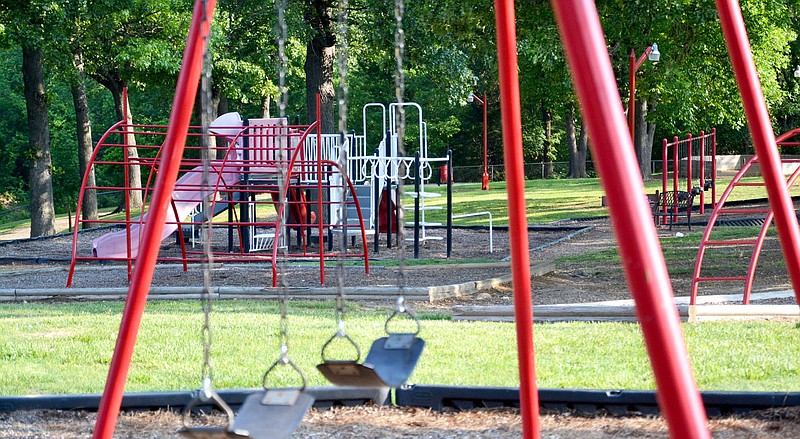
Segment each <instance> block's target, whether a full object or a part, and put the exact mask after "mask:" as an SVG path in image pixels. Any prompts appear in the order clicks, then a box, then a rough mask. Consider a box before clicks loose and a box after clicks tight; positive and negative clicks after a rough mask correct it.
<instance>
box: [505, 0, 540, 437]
mask: <svg viewBox="0 0 800 439" xmlns="http://www.w3.org/2000/svg"><path fill="white" fill-rule="evenodd" d="M495 21H496V23H497V61H498V68H499V74H500V75H499V76H500V104H501V110H502V121H503V145H504V155H505V169H506V181H507V182H508V184H507V188H506V191H507V194H508V231H509V233H510V234H511V236H514V237H515V239H512V240H511V264H512V270H511V271H512V278H513V279H512V280H513V282H514V315H515V320H516V330H517V353H518V359H517V361H518V362H519V400H520V412H521V415H522V437H523V438H525V439H528V438H533V437H536V438H538V437H539V436H540V435H541V431H540V427H539V393H538V389H537V388H536V367H535V361H534V350H533V349H534V348H533V306H532V303H531V302H532V301H531V270H530V253H529V251H530V250H529V248H528V238H527V236H528V220H527V206H526V203H525V169H524V167H523V161H524V160H523V159H524V157H523V153H522V111H521V108H520V95H519V74H518V72H517V66H518V63H517V30H516V27H515V26H516V20H515V13H514V1H513V0H495Z"/></svg>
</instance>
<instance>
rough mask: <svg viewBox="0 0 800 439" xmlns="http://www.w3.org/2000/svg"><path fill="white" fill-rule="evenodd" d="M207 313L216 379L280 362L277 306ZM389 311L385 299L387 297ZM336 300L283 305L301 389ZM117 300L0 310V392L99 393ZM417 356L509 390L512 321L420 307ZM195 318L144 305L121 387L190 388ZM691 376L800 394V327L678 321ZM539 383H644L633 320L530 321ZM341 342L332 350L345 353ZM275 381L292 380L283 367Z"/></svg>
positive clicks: (232, 305)
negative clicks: (463, 317)
mask: <svg viewBox="0 0 800 439" xmlns="http://www.w3.org/2000/svg"><path fill="white" fill-rule="evenodd" d="M214 305H215V306H214V308H215V309H214V311H213V312H212V325H213V327H212V330H213V349H212V362H213V365H214V376H215V385H216V386H217V387H218V388H243V387H244V388H247V387H257V386H258V385H259V384H260V382H261V377H262V374H263V373H264V371H265V370H266V368H267V367H268V366H269V365H270V364H271V363H272V362H273V361H274V360H275V359H277V357H278V355H279V354H278V352H279V351H278V338H277V333H278V327H279V324H278V316H277V314H278V312H277V309H278V307H277V304H275V303H272V302H263V301H227V302H217V303H215V304H214ZM387 306H388V304H387ZM333 308H334V305H333V304H332V303H325V302H301V303H293V304H292V309H291V316H290V327H289V331H290V334H289V336H290V342H289V343H290V355H291V357H292V358H293V360H294V361H295V362H296V363H297V364H298V365H299V366H300V367H301V368H302V369H303V370H304V371H305V372H306V374H307V375H308V377H309V384H310V385H324V384H325V382H324V380H323V378H322V376H321V375H320V374H319V373H318V372H317V371H316V369H315V367H314V366H315V365H316V364H317V363H318V362H319V361H320V348H321V346H322V344H323V343H324V342H325V341H326V340H327V339H328V337H330V336H331V335H332V334H333V333H334V331H335V320H334V315H333ZM121 311H122V305H121V304H119V303H108V302H102V303H60V304H31V303H29V304H13V305H11V304H5V305H0V325H2V327H3V329H4V330H3V331H2V334H0V394H3V395H27V394H51V393H53V394H62V393H100V392H102V389H103V385H104V382H105V377H106V374H107V373H108V366H109V361H110V358H111V353H112V351H113V347H114V343H115V338H116V332H117V330H118V325H119V318H120V314H121ZM385 315H386V314H385V312H384V311H370V312H367V311H366V310H364V309H362V308H360V307H359V306H356V305H353V306H352V307H351V309H350V310H349V312H348V314H347V326H346V328H347V331H348V333H349V334H350V335H351V336H352V337H353V338H354V340H355V341H356V342H357V343H359V344H360V345H361V348H362V349H363V350H367V349H368V348H369V344H370V343H371V340H373V339H374V338H377V337H380V336H381V335H383V319H384V317H385ZM421 317H422V318H423V319H424V320H423V321H422V324H423V332H422V337H423V338H424V339H425V340H426V343H427V345H426V348H425V352H424V354H423V356H422V358H421V360H420V362H419V365H418V367H417V369H416V372H415V373H414V375H413V376H412V378H411V382H414V383H423V384H443V385H470V386H517V385H518V378H517V363H516V351H515V349H516V348H515V345H514V339H515V332H514V326H513V325H512V324H508V323H483V322H473V323H469V322H453V321H450V320H449V317H447V316H446V315H443V314H436V313H428V314H423V315H422V316H421ZM201 327H202V313H201V311H200V304H199V303H197V302H195V301H177V302H161V301H159V302H152V303H150V304H148V306H147V310H146V312H145V316H144V321H143V323H142V328H141V332H140V335H139V341H138V344H137V347H136V352H135V355H134V360H133V364H132V367H131V371H130V375H129V379H128V385H127V390H128V391H167V390H186V389H192V388H195V387H197V386H198V385H199V383H200V370H201V366H202V361H203V360H202V352H203V349H202V341H201V335H200V334H201ZM684 331H685V334H686V338H687V342H688V347H689V352H690V357H691V361H692V364H693V365H694V367H695V371H696V374H697V380H698V383H699V385H700V387H701V389H705V390H712V389H713V390H753V391H756V390H757V391H800V381H798V380H797V377H798V376H799V375H800V366H799V365H800V353H798V350H797V349H793V348H792V347H793V346H798V344H800V329H798V328H797V327H796V326H795V325H794V324H790V323H774V322H761V323H702V324H686V325H684ZM534 333H535V345H536V365H537V374H538V384H539V386H541V387H556V388H597V389H652V388H653V386H654V382H653V378H652V374H651V372H650V368H649V364H648V360H647V356H646V353H645V351H644V347H643V342H642V338H641V334H640V331H639V327H638V325H635V324H622V323H558V324H537V325H535V329H534ZM343 347H344V346H337V347H335V348H334V351H332V352H333V354H334V355H335V356H338V355H341V358H344V357H347V356H348V355H349V353H348V352H346V351H345V350H343V349H342V348H343ZM282 372H286V373H280V374H278V375H276V376H275V377H276V381H273V383H274V384H273V385H282V384H283V385H292V384H296V377H295V376H294V375H293V374H289V373H288V370H286V371H282Z"/></svg>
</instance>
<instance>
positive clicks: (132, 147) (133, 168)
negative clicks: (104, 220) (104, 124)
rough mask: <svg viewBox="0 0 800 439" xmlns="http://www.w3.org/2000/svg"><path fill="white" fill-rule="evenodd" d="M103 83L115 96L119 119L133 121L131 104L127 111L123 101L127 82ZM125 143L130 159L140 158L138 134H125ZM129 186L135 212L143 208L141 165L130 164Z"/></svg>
mask: <svg viewBox="0 0 800 439" xmlns="http://www.w3.org/2000/svg"><path fill="white" fill-rule="evenodd" d="M101 84H103V85H104V86H105V87H106V88H107V89H108V90H109V91H110V92H111V96H113V97H114V112H115V113H116V115H117V120H124V121H125V123H127V124H132V123H133V115H132V114H131V106H130V105H127V109H128V111H127V113H125V111H124V110H125V108H124V107H125V106H123V102H122V90H123V89H124V88H125V86H126V84H125V82H124V81H122V80H121V79H116V80H108V79H107V80H106V81H102V82H101ZM125 144H126V145H128V148H127V149H128V161H129V162H133V161H135V160H136V159H138V158H139V150H138V149H136V136H135V135H134V134H133V132H130V133H127V134H126V135H125ZM128 187H129V188H130V189H131V190H130V206H129V207H130V212H131V213H134V212H135V211H137V210H141V209H142V191H141V187H142V170H141V167H140V166H139V165H133V164H132V165H128ZM137 189H138V190H137Z"/></svg>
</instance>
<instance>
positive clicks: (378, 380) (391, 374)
mask: <svg viewBox="0 0 800 439" xmlns="http://www.w3.org/2000/svg"><path fill="white" fill-rule="evenodd" d="M424 347H425V340H423V339H421V338H419V337H417V336H416V334H406V333H393V334H389V336H388V337H381V338H379V339H377V340H375V341H374V342H373V343H372V347H370V350H369V353H368V354H367V358H365V359H364V362H363V363H361V364H359V363H358V362H357V361H340V360H326V361H325V362H324V363H322V364H320V365H318V366H317V369H318V370H319V371H320V372H321V373H322V375H324V376H325V378H326V379H327V380H328V381H330V382H331V383H332V384H334V385H337V386H360V387H400V386H402V385H403V384H405V382H406V381H407V380H408V378H409V377H410V376H411V374H412V373H413V372H414V368H415V367H416V366H417V361H418V360H419V357H420V355H422V349H423V348H424Z"/></svg>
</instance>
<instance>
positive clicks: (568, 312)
mask: <svg viewBox="0 0 800 439" xmlns="http://www.w3.org/2000/svg"><path fill="white" fill-rule="evenodd" d="M677 308H678V313H679V314H680V317H681V321H683V322H690V323H697V322H708V321H752V320H775V321H793V322H795V321H796V322H800V306H798V305H678V306H677ZM533 317H534V322H540V323H544V322H576V321H578V322H586V321H590V322H636V308H635V307H634V306H629V305H621V306H597V305H537V306H534V307H533ZM453 320H454V321H490V322H513V321H514V310H513V307H511V306H454V307H453Z"/></svg>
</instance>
